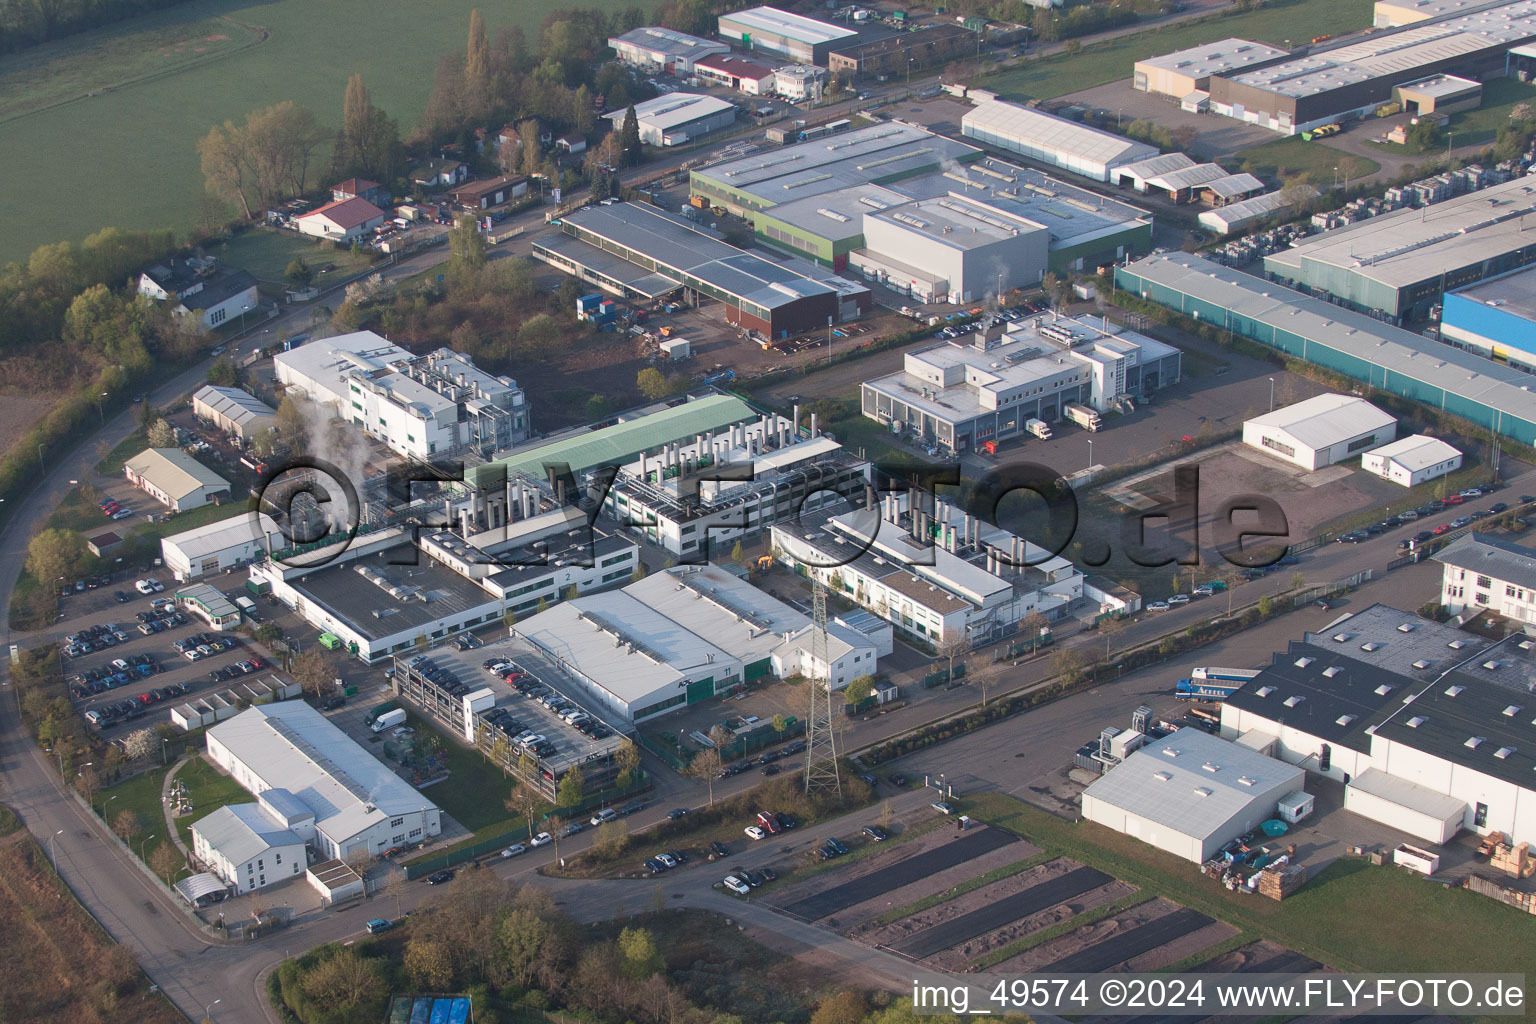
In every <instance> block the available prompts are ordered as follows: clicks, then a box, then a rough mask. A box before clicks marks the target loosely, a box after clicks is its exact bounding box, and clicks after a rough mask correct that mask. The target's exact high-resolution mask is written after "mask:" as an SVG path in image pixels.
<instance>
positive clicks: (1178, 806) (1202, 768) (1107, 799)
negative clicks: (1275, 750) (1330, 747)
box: [1083, 729, 1306, 864]
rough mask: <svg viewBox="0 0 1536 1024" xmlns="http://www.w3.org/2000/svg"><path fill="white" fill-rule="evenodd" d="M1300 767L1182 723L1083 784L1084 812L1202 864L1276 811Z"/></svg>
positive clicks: (1295, 786) (1293, 788) (1296, 785)
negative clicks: (1086, 783) (1181, 726)
mask: <svg viewBox="0 0 1536 1024" xmlns="http://www.w3.org/2000/svg"><path fill="white" fill-rule="evenodd" d="M1305 782H1306V772H1304V771H1302V770H1301V769H1300V768H1297V767H1295V766H1293V765H1288V764H1286V763H1284V762H1283V761H1277V760H1275V759H1274V758H1272V757H1266V756H1265V755H1263V754H1260V753H1258V752H1256V751H1253V750H1249V749H1247V748H1246V747H1243V746H1239V745H1238V744H1236V743H1230V742H1228V741H1226V740H1223V739H1218V738H1217V737H1215V736H1212V735H1211V734H1210V733H1207V732H1202V731H1201V730H1199V729H1180V730H1179V731H1178V732H1174V733H1169V734H1168V735H1167V736H1164V737H1161V738H1160V739H1155V740H1153V741H1152V742H1150V743H1148V744H1146V745H1145V746H1142V747H1140V748H1139V749H1137V750H1135V751H1134V752H1132V753H1131V754H1130V755H1129V756H1127V757H1126V758H1125V760H1123V761H1121V762H1120V763H1119V764H1117V765H1115V766H1114V767H1113V768H1111V769H1110V770H1109V771H1108V772H1106V773H1105V774H1103V775H1101V776H1100V777H1099V778H1097V779H1095V780H1094V781H1093V783H1092V784H1090V785H1089V786H1088V788H1087V789H1085V790H1083V817H1084V818H1085V819H1086V820H1088V821H1092V822H1096V823H1098V824H1100V825H1103V826H1104V827H1105V828H1107V829H1110V830H1112V831H1115V832H1120V833H1122V834H1124V835H1128V836H1130V837H1132V838H1133V839H1140V840H1141V841H1142V842H1144V843H1147V844H1149V845H1151V846H1155V847H1157V848H1158V849H1159V850H1166V851H1167V852H1168V853H1171V854H1173V855H1174V856H1175V857H1182V858H1183V859H1184V860H1187V861H1191V862H1193V863H1195V864H1204V863H1205V862H1206V861H1208V860H1210V859H1211V858H1212V857H1214V856H1215V855H1216V853H1217V851H1219V850H1220V849H1221V848H1222V847H1223V846H1225V845H1226V844H1227V843H1229V842H1231V841H1232V840H1233V839H1236V838H1237V837H1238V836H1240V835H1243V834H1244V833H1245V832H1251V831H1253V830H1254V829H1256V828H1258V827H1259V826H1260V825H1262V824H1263V823H1264V822H1265V821H1267V820H1269V819H1270V818H1274V817H1276V816H1277V809H1278V807H1279V805H1280V801H1281V798H1283V797H1286V796H1289V795H1291V794H1292V793H1296V792H1299V791H1302V788H1303V785H1304V784H1305Z"/></svg>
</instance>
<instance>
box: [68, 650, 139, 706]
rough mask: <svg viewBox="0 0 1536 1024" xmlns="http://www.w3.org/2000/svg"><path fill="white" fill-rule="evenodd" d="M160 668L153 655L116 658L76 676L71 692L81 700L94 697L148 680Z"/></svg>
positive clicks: (71, 685)
mask: <svg viewBox="0 0 1536 1024" xmlns="http://www.w3.org/2000/svg"><path fill="white" fill-rule="evenodd" d="M160 670H161V669H160V666H159V665H158V664H157V663H156V662H155V656H154V655H153V654H135V655H134V656H133V657H131V658H114V659H113V660H112V664H110V665H103V666H101V667H100V668H93V669H89V670H87V671H85V672H82V673H80V674H79V675H77V676H75V681H74V682H73V683H72V684H70V688H69V689H70V692H71V693H73V694H74V695H75V697H76V698H78V699H80V700H85V699H87V698H90V697H94V696H96V695H97V694H99V693H105V692H107V691H108V690H115V689H117V688H118V687H119V686H127V685H128V684H129V683H131V682H134V681H135V680H139V679H148V678H149V677H150V676H152V675H154V674H155V673H156V672H159V671H160Z"/></svg>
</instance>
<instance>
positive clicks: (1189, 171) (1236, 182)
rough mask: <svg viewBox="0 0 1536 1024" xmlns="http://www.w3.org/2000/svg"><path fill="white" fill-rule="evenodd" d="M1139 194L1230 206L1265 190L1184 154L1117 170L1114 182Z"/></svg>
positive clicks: (1252, 181)
mask: <svg viewBox="0 0 1536 1024" xmlns="http://www.w3.org/2000/svg"><path fill="white" fill-rule="evenodd" d="M1112 180H1113V181H1114V182H1115V183H1116V184H1118V185H1130V186H1131V187H1132V188H1134V189H1135V190H1136V191H1137V192H1154V193H1162V194H1164V195H1166V196H1167V197H1168V199H1169V200H1171V201H1172V202H1175V203H1189V202H1194V201H1196V200H1199V201H1201V202H1204V203H1207V204H1209V205H1211V206H1227V205H1230V204H1231V203H1235V202H1238V201H1240V200H1243V199H1247V198H1249V197H1251V196H1253V195H1255V194H1256V193H1259V192H1262V191H1263V190H1264V183H1263V182H1262V181H1260V180H1259V179H1258V178H1255V177H1254V176H1253V175H1251V174H1247V173H1243V174H1229V173H1228V172H1227V170H1226V169H1225V168H1223V167H1222V166H1221V165H1219V164H1210V163H1206V164H1199V163H1196V162H1195V161H1193V160H1191V159H1190V158H1189V157H1188V156H1185V155H1184V154H1183V153H1163V154H1160V155H1158V156H1153V157H1148V158H1147V159H1145V160H1138V161H1136V162H1135V163H1132V164H1126V165H1124V166H1122V167H1119V168H1116V170H1115V173H1114V176H1113V179H1112Z"/></svg>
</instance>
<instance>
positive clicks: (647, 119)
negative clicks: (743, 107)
mask: <svg viewBox="0 0 1536 1024" xmlns="http://www.w3.org/2000/svg"><path fill="white" fill-rule="evenodd" d="M634 106H635V118H636V120H637V121H638V123H639V126H640V141H641V142H643V143H645V144H646V145H648V146H658V147H660V146H685V145H687V144H688V143H690V142H692V141H693V140H694V139H697V138H699V137H700V136H701V135H707V134H708V133H710V132H713V131H719V130H720V129H721V128H728V127H730V126H731V125H733V124H735V123H736V105H735V104H734V103H731V102H729V101H728V100H723V99H721V98H720V97H718V96H707V95H704V94H703V93H693V92H669V93H663V94H662V95H660V96H657V97H656V98H655V99H651V100H645V101H644V102H641V103H636V104H635V105H634ZM603 116H604V117H605V118H607V119H608V120H609V122H611V123H612V125H613V130H614V131H619V130H620V129H621V128H622V127H623V125H624V119H625V118H626V117H628V116H629V108H628V107H625V108H624V109H623V110H612V111H609V112H608V113H606V114H604V115H603Z"/></svg>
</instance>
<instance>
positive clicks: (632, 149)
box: [619, 103, 640, 167]
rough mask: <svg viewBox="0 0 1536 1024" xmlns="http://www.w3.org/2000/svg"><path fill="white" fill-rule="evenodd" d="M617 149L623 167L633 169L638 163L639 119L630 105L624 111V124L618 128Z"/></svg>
mask: <svg viewBox="0 0 1536 1024" xmlns="http://www.w3.org/2000/svg"><path fill="white" fill-rule="evenodd" d="M619 149H620V152H621V153H622V154H623V158H624V161H623V162H624V166H625V167H633V166H635V165H636V164H638V163H639V162H640V118H639V116H638V115H637V114H636V113H635V105H634V104H633V103H631V104H630V105H629V106H628V107H626V108H625V110H624V122H623V124H621V125H620V126H619Z"/></svg>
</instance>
